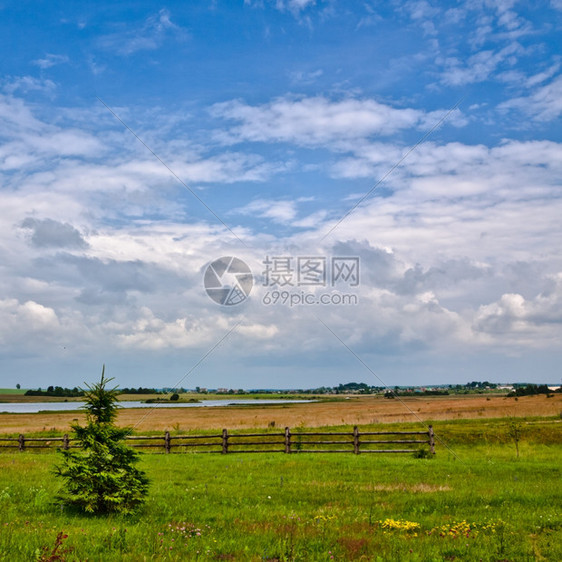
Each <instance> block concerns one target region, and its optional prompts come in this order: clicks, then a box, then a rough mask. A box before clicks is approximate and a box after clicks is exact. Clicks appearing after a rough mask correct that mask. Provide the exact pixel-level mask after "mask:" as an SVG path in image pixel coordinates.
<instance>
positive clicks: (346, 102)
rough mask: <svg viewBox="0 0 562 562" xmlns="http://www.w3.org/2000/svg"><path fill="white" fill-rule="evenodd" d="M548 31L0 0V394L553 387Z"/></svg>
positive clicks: (552, 22)
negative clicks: (111, 381)
mask: <svg viewBox="0 0 562 562" xmlns="http://www.w3.org/2000/svg"><path fill="white" fill-rule="evenodd" d="M561 28H562V2H561V1H560V0H550V1H547V0H544V1H540V0H539V1H537V2H530V1H529V2H524V1H516V0H466V1H457V2H429V1H425V0H419V1H417V0H412V1H406V2H397V1H389V2H386V1H385V2H382V1H380V2H377V1H369V0H366V1H361V2H353V1H344V0H245V1H243V0H239V1H226V0H222V1H221V0H215V1H202V0H201V1H198V0H194V1H192V2H168V3H166V4H160V3H157V2H146V1H145V2H143V1H138V2H134V3H116V2H107V1H104V0H101V1H99V2H95V3H94V2H75V3H69V2H58V1H52V2H25V1H24V2H22V1H21V0H20V1H17V2H15V1H2V0H0V48H1V52H2V55H3V56H2V57H1V58H0V217H1V221H0V387H14V386H15V385H16V384H20V385H21V386H22V387H23V388H36V387H46V386H48V385H62V386H68V387H73V386H77V385H82V384H83V383H84V381H86V382H91V381H93V380H96V379H97V378H98V377H99V374H100V373H101V367H102V364H105V365H106V373H107V374H108V375H109V376H112V377H115V382H116V383H117V384H119V385H121V386H129V387H130V386H135V387H136V386H153V387H175V386H183V387H186V388H194V387H195V386H200V387H207V388H216V387H226V388H246V389H248V388H313V387H318V386H324V385H326V386H332V385H337V384H339V383H346V382H350V381H357V382H359V381H362V382H366V383H368V384H372V385H376V386H386V385H389V386H394V385H437V384H444V383H452V384H457V383H466V382H469V381H473V380H481V381H483V380H489V381H493V382H546V383H551V384H559V383H560V378H561V376H562V375H561V370H560V365H561V364H562V349H561V342H562V256H561V248H562V227H561V217H562V189H561V188H562V179H561V178H562V126H561V125H562V123H561V121H562V120H561V115H562V67H561V65H562V52H561V43H562V41H561V39H560V38H561V37H562V29H561ZM223 258H228V259H223ZM231 258H236V259H234V260H233V259H231ZM217 260H218V261H217ZM249 272H250V273H249ZM209 283H210V284H211V285H209ZM213 284H214V285H213ZM223 297H224V298H223ZM234 297H236V298H234ZM225 299H226V300H225Z"/></svg>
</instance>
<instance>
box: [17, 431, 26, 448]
mask: <svg viewBox="0 0 562 562" xmlns="http://www.w3.org/2000/svg"><path fill="white" fill-rule="evenodd" d="M18 445H19V450H20V451H23V450H24V449H25V437H24V436H23V433H20V435H19V437H18Z"/></svg>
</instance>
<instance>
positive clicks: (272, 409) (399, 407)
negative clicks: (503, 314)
mask: <svg viewBox="0 0 562 562" xmlns="http://www.w3.org/2000/svg"><path fill="white" fill-rule="evenodd" d="M561 412H562V394H555V395H554V396H552V397H551V398H547V397H546V396H545V395H537V396H525V397H520V398H519V399H517V400H516V399H514V398H506V397H504V396H494V395H489V396H486V395H464V396H436V397H419V398H415V397H411V398H401V399H394V400H389V399H387V398H383V397H380V396H362V397H350V398H349V399H347V400H343V401H339V402H317V403H303V404H298V403H297V404H282V405H264V404H261V405H260V403H259V401H256V404H255V405H254V404H252V405H250V406H242V407H241V406H237V407H209V408H204V407H201V408H165V409H164V408H162V409H159V408H158V406H155V407H154V408H139V409H126V410H125V409H124V410H121V412H120V413H119V417H118V424H119V425H122V426H132V427H134V428H135V430H136V431H137V432H142V431H149V430H158V431H163V430H166V429H169V430H178V429H179V430H184V431H187V430H194V429H220V428H223V427H226V428H228V429H244V428H263V427H267V426H268V425H269V424H270V423H271V422H275V426H276V427H284V426H289V427H296V426H299V425H303V426H306V427H320V426H326V425H342V424H358V425H362V424H371V423H390V422H408V421H420V420H422V421H428V420H450V419H466V418H499V417H507V416H517V417H519V416H521V417H523V416H553V415H558V414H560V413H561ZM83 418H84V416H83V414H78V413H76V412H64V413H62V412H61V413H50V412H45V413H38V414H0V433H4V434H6V433H19V432H21V433H29V432H35V431H43V430H52V429H56V430H58V431H67V430H69V428H70V424H71V423H72V422H73V421H74V420H76V421H80V422H82V421H83Z"/></svg>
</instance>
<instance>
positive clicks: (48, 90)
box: [2, 76, 56, 96]
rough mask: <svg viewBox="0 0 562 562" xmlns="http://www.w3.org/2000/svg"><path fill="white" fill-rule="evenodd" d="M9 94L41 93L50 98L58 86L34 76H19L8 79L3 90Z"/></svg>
mask: <svg viewBox="0 0 562 562" xmlns="http://www.w3.org/2000/svg"><path fill="white" fill-rule="evenodd" d="M2 89H3V90H4V91H5V92H6V93H7V94H14V93H16V92H19V93H20V94H27V93H29V92H41V93H43V94H45V95H47V96H50V95H52V94H53V93H54V91H55V90H56V84H55V83H54V82H53V81H52V80H46V79H44V78H35V77H33V76H18V77H15V78H11V79H7V80H6V81H5V83H4V85H3V88H2Z"/></svg>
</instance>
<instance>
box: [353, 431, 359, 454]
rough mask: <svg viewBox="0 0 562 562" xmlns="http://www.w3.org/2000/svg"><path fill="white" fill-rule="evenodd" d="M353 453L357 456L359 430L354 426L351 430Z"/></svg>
mask: <svg viewBox="0 0 562 562" xmlns="http://www.w3.org/2000/svg"><path fill="white" fill-rule="evenodd" d="M353 452H354V453H355V454H356V455H358V454H359V428H358V427H357V426H355V427H354V428H353Z"/></svg>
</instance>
